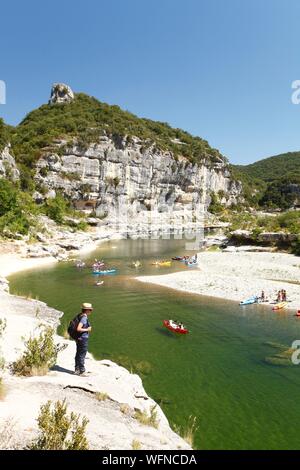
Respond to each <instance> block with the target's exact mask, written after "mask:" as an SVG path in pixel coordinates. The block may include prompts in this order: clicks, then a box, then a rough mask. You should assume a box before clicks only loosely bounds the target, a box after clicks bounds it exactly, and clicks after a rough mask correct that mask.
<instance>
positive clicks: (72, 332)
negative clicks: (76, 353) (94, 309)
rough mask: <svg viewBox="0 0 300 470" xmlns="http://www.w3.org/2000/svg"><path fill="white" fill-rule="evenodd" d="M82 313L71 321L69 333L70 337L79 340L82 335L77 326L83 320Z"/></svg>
mask: <svg viewBox="0 0 300 470" xmlns="http://www.w3.org/2000/svg"><path fill="white" fill-rule="evenodd" d="M81 316H82V315H81V314H80V313H79V314H78V315H76V317H74V318H73V320H71V321H70V323H69V326H68V334H69V336H70V338H72V339H74V340H77V339H78V338H79V336H80V333H79V332H78V331H77V327H78V325H79V323H80V320H81Z"/></svg>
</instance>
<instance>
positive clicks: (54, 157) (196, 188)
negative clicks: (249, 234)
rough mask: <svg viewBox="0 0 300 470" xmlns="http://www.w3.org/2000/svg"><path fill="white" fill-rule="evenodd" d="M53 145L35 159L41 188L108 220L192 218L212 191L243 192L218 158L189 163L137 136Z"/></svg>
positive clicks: (229, 199)
mask: <svg viewBox="0 0 300 470" xmlns="http://www.w3.org/2000/svg"><path fill="white" fill-rule="evenodd" d="M57 145H58V151H57V153H51V154H49V153H48V154H45V155H44V156H42V157H41V158H40V159H39V161H38V162H37V170H36V176H35V179H36V182H37V183H38V185H39V186H40V187H43V190H44V191H43V192H44V193H47V192H48V195H50V196H54V195H55V193H56V192H57V191H60V192H62V193H63V194H64V195H66V196H68V197H69V198H71V199H72V200H73V201H74V202H75V205H76V206H77V207H78V208H81V209H87V210H92V209H95V211H96V213H97V215H98V216H99V217H106V216H108V219H109V220H110V221H114V220H120V219H122V220H123V221H125V218H126V217H127V219H128V220H129V221H130V222H131V223H132V222H133V218H134V221H135V222H137V221H145V220H149V218H151V220H152V221H153V220H154V219H160V220H162V219H163V220H164V219H166V218H168V220H169V221H170V223H171V222H172V220H173V221H176V220H177V221H178V220H179V219H182V218H183V217H184V218H190V220H192V218H193V220H194V219H195V218H197V217H198V215H199V214H200V213H201V212H203V210H205V209H206V208H207V206H208V204H209V202H210V194H211V192H215V193H218V192H219V191H221V193H220V194H221V199H222V202H223V203H224V204H227V205H230V204H234V203H236V202H237V200H238V197H239V196H240V193H241V185H240V183H239V182H237V181H234V180H233V179H232V178H231V175H230V172H229V170H228V167H227V164H226V162H225V161H224V160H222V159H221V158H220V159H216V161H215V162H211V161H209V160H207V161H205V160H204V161H203V162H202V163H201V164H193V163H191V162H189V161H188V160H187V159H186V158H183V157H178V158H175V157H174V156H173V154H172V153H171V152H162V151H159V150H158V149H157V148H155V147H154V146H150V147H148V148H145V142H143V141H141V140H139V139H138V138H132V139H131V140H130V143H128V141H127V140H126V139H122V138H119V139H118V138H114V139H113V138H111V137H108V136H102V137H101V138H100V141H99V143H97V144H90V145H89V146H87V147H86V148H85V149H82V148H80V147H79V146H78V145H76V144H74V145H71V146H70V145H69V146H68V147H67V150H65V149H66V146H65V142H64V141H61V142H59V143H57ZM62 149H63V151H62Z"/></svg>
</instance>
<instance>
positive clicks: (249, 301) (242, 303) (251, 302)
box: [240, 296, 257, 305]
mask: <svg viewBox="0 0 300 470" xmlns="http://www.w3.org/2000/svg"><path fill="white" fill-rule="evenodd" d="M255 303H257V297H255V296H253V297H250V298H249V299H247V300H243V301H242V302H240V305H251V304H255Z"/></svg>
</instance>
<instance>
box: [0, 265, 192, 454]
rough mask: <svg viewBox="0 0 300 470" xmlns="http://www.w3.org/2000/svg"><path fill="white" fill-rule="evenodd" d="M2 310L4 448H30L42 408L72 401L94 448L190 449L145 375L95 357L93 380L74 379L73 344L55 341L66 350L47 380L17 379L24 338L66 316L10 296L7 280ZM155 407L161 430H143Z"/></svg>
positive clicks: (1, 291) (0, 423)
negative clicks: (142, 417)
mask: <svg viewBox="0 0 300 470" xmlns="http://www.w3.org/2000/svg"><path fill="white" fill-rule="evenodd" d="M2 259H3V258H1V260H2ZM29 261H32V260H29ZM35 261H37V260H35ZM39 261H40V260H39ZM1 265H2V263H1ZM0 307H1V308H0V312H1V314H0V319H6V322H7V326H6V329H5V333H4V335H3V338H2V339H1V340H0V345H1V349H2V355H3V356H4V358H5V362H6V365H5V369H4V371H3V374H2V376H3V382H4V389H5V394H4V397H2V399H1V398H0V436H1V442H0V448H6V449H19V448H24V447H25V446H26V444H28V443H29V442H30V441H31V440H32V439H34V438H35V437H36V435H37V432H38V427H37V421H36V418H37V416H38V414H39V409H40V406H41V405H42V404H44V403H45V402H46V401H47V400H51V401H56V400H63V399H66V401H67V404H68V409H69V411H73V412H75V413H77V414H80V415H82V416H83V415H84V416H86V417H87V418H88V420H89V424H88V426H87V433H86V434H87V439H88V442H89V447H90V448H91V449H132V448H133V447H137V446H138V447H139V448H141V449H159V450H160V449H175V450H176V449H190V447H189V445H188V444H187V443H186V442H185V441H184V440H183V439H182V438H180V437H179V436H178V435H177V434H176V433H174V432H173V431H172V430H171V428H170V426H169V423H168V421H167V419H166V417H165V415H164V413H163V412H162V410H161V408H160V407H159V406H158V405H157V404H156V403H155V402H154V401H153V400H152V399H151V398H150V397H149V396H148V395H147V394H146V392H145V390H144V388H143V384H142V381H141V379H140V377H139V376H137V375H135V374H131V373H130V372H129V371H128V370H126V369H124V368H123V367H120V366H118V365H117V364H115V363H113V362H111V361H108V360H102V361H96V360H95V359H94V358H93V357H92V355H91V354H88V356H87V368H88V371H90V375H89V376H88V377H86V378H83V377H78V376H75V375H73V366H74V364H73V362H74V355H75V343H74V342H73V341H69V340H66V339H64V338H62V337H59V336H56V337H55V340H56V342H57V343H58V344H60V345H64V346H65V349H64V350H63V351H61V352H60V353H59V355H58V360H57V363H56V366H55V367H54V368H53V370H51V371H50V372H49V373H48V374H47V375H44V376H36V377H27V378H24V377H22V378H20V377H16V376H14V375H12V374H11V372H10V370H9V367H8V366H9V364H10V363H11V362H12V361H14V360H15V359H17V358H18V357H20V355H21V354H22V351H23V349H24V343H23V339H22V337H25V338H28V337H29V336H30V335H32V334H34V333H35V332H36V331H37V329H38V328H39V325H40V324H44V325H51V326H52V327H53V328H56V327H57V325H58V324H59V318H60V317H61V316H62V315H63V313H62V312H59V311H57V310H54V309H52V308H50V307H48V306H47V305H46V304H45V303H43V302H40V301H37V300H29V299H24V298H21V297H17V296H13V295H10V294H9V292H8V282H7V281H6V280H5V279H3V278H2V279H1V283H0ZM99 397H100V398H99ZM83 403H84V406H83ZM153 407H155V412H156V413H157V428H155V427H151V426H148V425H143V424H141V423H140V422H139V421H138V420H137V419H136V418H135V412H136V411H137V410H140V411H142V412H145V413H147V415H148V416H149V415H150V413H151V410H153Z"/></svg>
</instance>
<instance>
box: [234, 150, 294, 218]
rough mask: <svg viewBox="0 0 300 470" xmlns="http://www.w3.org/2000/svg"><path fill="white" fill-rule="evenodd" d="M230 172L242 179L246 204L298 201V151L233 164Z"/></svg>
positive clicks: (273, 205) (284, 205)
mask: <svg viewBox="0 0 300 470" xmlns="http://www.w3.org/2000/svg"><path fill="white" fill-rule="evenodd" d="M232 173H233V175H234V176H235V177H236V178H238V179H240V180H241V181H242V183H243V187H244V194H245V198H246V200H247V201H248V202H249V204H252V205H259V206H262V207H265V208H280V209H288V208H290V207H293V206H294V205H299V204H300V152H289V153H285V154H281V155H277V156H274V157H269V158H266V159H264V160H260V161H258V162H255V163H252V164H251V165H245V166H242V165H232Z"/></svg>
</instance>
